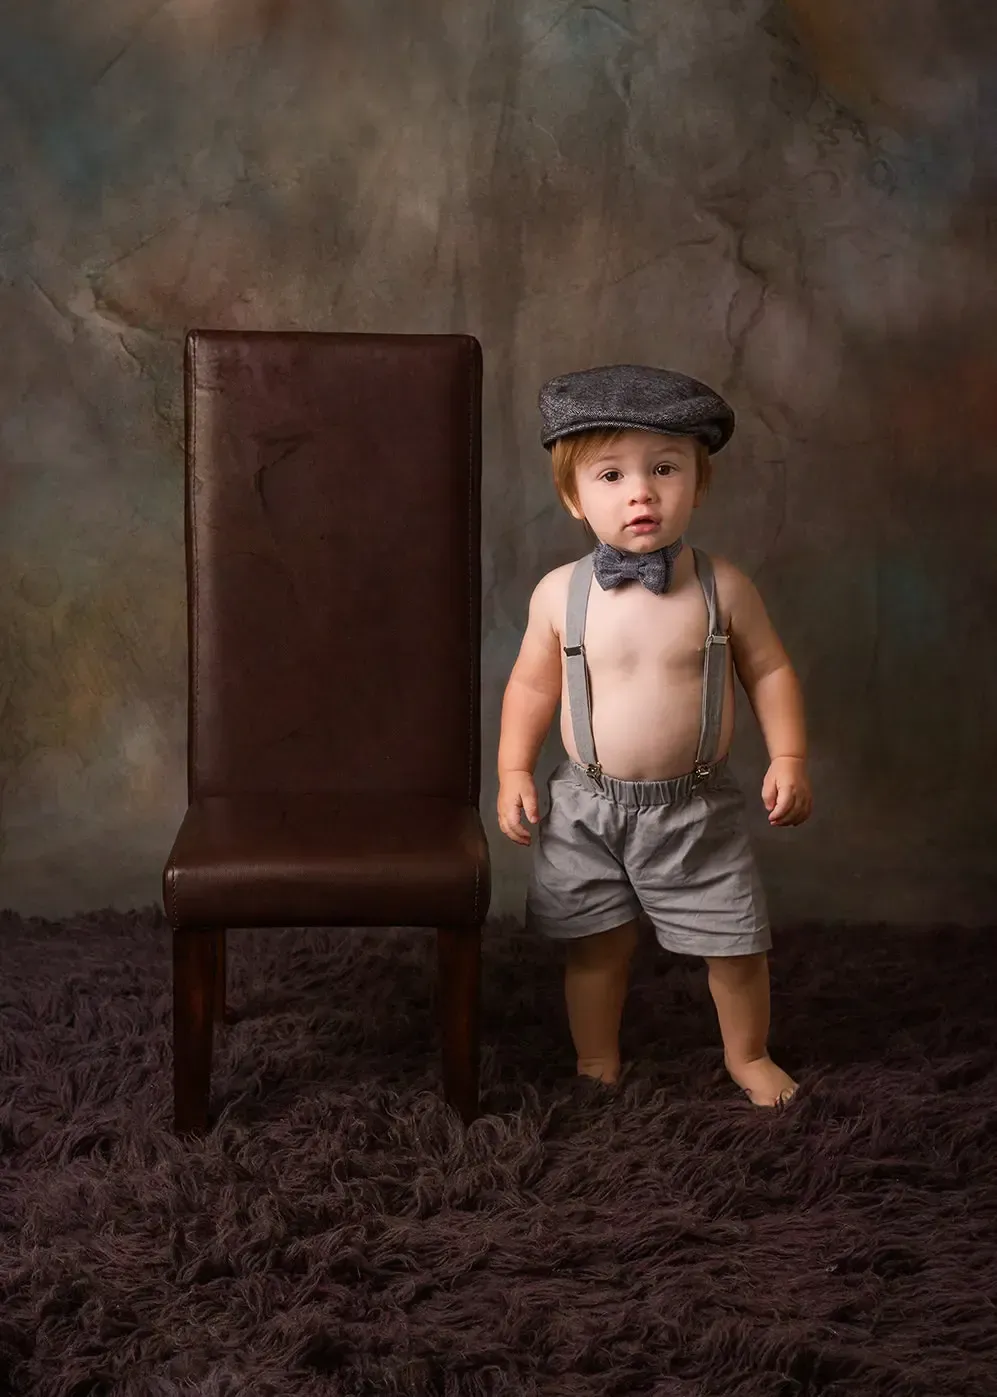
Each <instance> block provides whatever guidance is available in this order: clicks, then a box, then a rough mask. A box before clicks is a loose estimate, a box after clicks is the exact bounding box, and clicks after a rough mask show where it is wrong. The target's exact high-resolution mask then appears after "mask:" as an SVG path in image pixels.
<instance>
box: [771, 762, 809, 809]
mask: <svg viewBox="0 0 997 1397" xmlns="http://www.w3.org/2000/svg"><path fill="white" fill-rule="evenodd" d="M813 803H814V798H813V792H812V791H811V789H810V778H809V777H808V776H807V764H806V761H805V759H804V758H803V757H773V759H772V763H771V765H770V766H769V769H768V771H767V772H766V773H765V780H764V781H763V782H762V804H763V805H764V806H765V809H766V810H768V811H769V824H770V825H802V824H803V821H804V820H807V819H809V818H810V812H811V811H812V810H813Z"/></svg>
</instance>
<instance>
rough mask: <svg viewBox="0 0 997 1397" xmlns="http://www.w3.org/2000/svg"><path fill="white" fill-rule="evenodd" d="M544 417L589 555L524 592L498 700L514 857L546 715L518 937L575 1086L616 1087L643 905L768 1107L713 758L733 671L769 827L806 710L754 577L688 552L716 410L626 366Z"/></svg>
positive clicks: (724, 438) (743, 911)
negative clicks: (556, 1023) (545, 753)
mask: <svg viewBox="0 0 997 1397" xmlns="http://www.w3.org/2000/svg"><path fill="white" fill-rule="evenodd" d="M540 411H541V416H542V419H543V432H542V436H541V441H542V443H543V445H544V446H545V447H546V448H548V449H549V450H550V451H551V457H552V462H553V468H554V480H555V486H556V488H557V490H558V494H559V496H560V498H561V501H562V503H563V504H564V505H565V507H566V508H567V509H568V510H569V512H570V513H571V514H572V516H573V517H574V518H575V519H578V520H582V521H584V522H585V523H586V524H587V526H588V528H589V529H590V530H591V532H592V533H593V534H594V536H595V539H596V545H595V548H594V550H593V551H592V552H591V553H589V554H587V555H586V556H585V557H584V558H581V559H579V560H578V561H577V562H574V563H568V564H566V565H565V566H564V567H559V568H555V569H554V570H553V571H552V572H549V573H548V574H547V575H546V576H545V577H544V578H542V579H541V581H540V582H539V584H538V585H537V587H536V589H535V590H534V592H533V596H532V598H531V601H530V608H529V620H528V624H527V627H526V633H525V635H524V637H523V642H522V646H521V648H520V652H519V657H518V659H517V660H516V664H515V666H514V668H513V671H512V674H511V676H510V678H509V682H508V685H507V687H506V691H505V697H504V700H503V706H502V727H501V735H500V739H499V753H498V774H499V794H498V817H499V826H500V828H501V829H502V832H503V833H504V834H506V835H507V836H508V837H509V838H510V839H512V840H514V841H515V842H516V843H519V844H529V843H530V842H531V840H530V835H529V833H528V832H527V831H526V830H525V829H524V828H523V826H522V824H521V822H520V817H521V815H522V814H524V813H525V815H526V818H527V819H528V820H529V821H530V822H531V823H532V824H537V823H538V818H539V807H538V803H537V792H536V787H535V785H534V781H533V771H534V767H535V765H536V760H537V757H538V755H539V752H540V748H541V747H542V745H543V742H544V739H545V737H546V735H547V732H548V729H549V728H550V725H551V722H552V721H553V717H554V713H555V711H556V709H557V706H558V703H560V705H561V738H562V741H563V744H564V748H565V751H566V752H567V754H568V756H567V760H565V761H564V762H562V763H561V764H560V765H559V766H558V767H557V768H556V770H555V771H554V773H553V775H552V776H551V778H550V782H549V786H548V791H549V796H550V809H549V811H548V813H547V814H546V815H545V816H544V818H543V819H542V820H540V821H539V824H538V828H537V845H536V849H535V850H534V859H533V866H532V870H531V875H530V882H529V889H528V893H527V902H526V924H527V926H528V927H530V928H533V929H535V930H537V931H539V932H540V933H542V934H543V935H546V936H549V937H551V938H554V939H557V940H560V941H563V942H564V943H565V946H566V950H567V960H566V967H565V997H566V1001H567V1009H568V1021H569V1025H570V1029H571V1035H572V1038H573V1041H574V1045H575V1050H576V1053H577V1065H578V1071H579V1073H580V1074H581V1075H583V1076H586V1077H591V1078H595V1079H596V1080H598V1081H602V1082H607V1083H610V1082H615V1081H616V1079H617V1077H618V1075H619V1072H620V1049H619V1031H620V1020H621V1016H622V1011H623V1003H624V999H625V997H626V991H627V982H628V976H629V966H630V959H631V956H632V954H633V951H634V947H635V945H636V942H637V931H638V918H639V915H640V913H641V911H643V912H644V914H645V915H646V916H647V917H648V918H649V919H650V921H651V923H652V924H653V926H654V928H655V933H656V935H657V938H658V941H659V942H660V944H661V945H662V946H663V947H665V948H666V949H667V950H670V951H675V952H678V953H681V954H687V955H697V956H703V957H704V958H705V960H706V962H707V965H708V967H709V984H710V991H711V994H712V997H713V1002H714V1005H715V1007H716V1012H717V1017H718V1020H719V1025H720V1032H721V1036H722V1039H723V1046H724V1061H725V1064H726V1067H727V1070H728V1072H729V1073H730V1075H731V1077H732V1078H733V1080H734V1081H735V1082H736V1083H737V1084H738V1086H740V1087H741V1088H742V1090H743V1091H744V1092H745V1093H746V1094H747V1096H748V1097H749V1099H750V1100H751V1101H753V1102H754V1103H755V1104H756V1105H759V1106H775V1105H778V1104H781V1103H783V1102H785V1101H787V1100H788V1099H789V1098H790V1097H791V1096H792V1094H793V1092H794V1091H795V1089H796V1083H795V1082H794V1081H793V1079H792V1078H791V1077H790V1076H789V1075H788V1074H787V1073H786V1072H785V1071H783V1069H782V1068H781V1067H778V1066H777V1065H776V1064H775V1063H774V1062H773V1061H772V1059H771V1058H770V1057H769V1054H768V1034H769V1021H770V1013H769V974H768V957H767V954H766V953H767V951H768V950H769V949H770V947H771V944H772V943H771V935H770V930H769V922H768V913H767V908H766V903H765V896H764V892H763V889H762V887H761V883H760V880H759V877H758V872H757V869H756V866H755V861H754V858H753V855H752V851H751V845H750V842H749V839H748V833H747V827H746V821H745V806H744V797H743V795H742V792H741V789H740V787H739V785H738V784H737V782H736V780H735V778H734V776H733V775H732V773H731V772H730V771H729V769H728V764H727V762H728V751H729V748H730V744H731V739H732V736H733V731H734V683H733V675H734V670H735V669H736V671H737V675H738V678H739V679H740V681H741V684H742V685H743V687H744V689H745V692H746V693H747V695H748V698H749V700H750V703H751V706H752V708H753V710H754V713H755V716H756V717H757V719H758V723H759V726H760V727H761V730H762V733H763V736H764V738H765V742H766V745H767V747H768V752H769V758H770V765H769V768H768V772H767V774H766V776H765V780H764V783H763V785H762V801H763V804H764V806H765V808H766V809H767V810H768V811H769V822H770V823H771V824H772V825H780V826H782V825H798V824H801V823H802V822H803V821H804V820H806V819H807V818H808V816H809V815H810V812H811V808H812V797H811V791H810V782H809V779H808V776H807V770H806V734H805V727H804V717H803V702H802V696H801V693H800V686H799V684H798V682H797V679H796V676H795V674H794V672H793V669H792V667H791V665H790V662H789V659H788V657H787V655H786V652H785V650H784V649H783V647H782V645H781V643H780V641H779V638H778V636H777V635H776V633H775V630H774V629H773V627H772V624H771V622H770V621H769V618H768V616H767V614H766V611H765V607H764V605H763V603H762V600H761V597H760V596H759V594H758V592H757V590H756V588H755V587H754V585H753V584H752V582H751V581H750V579H749V578H747V577H746V576H745V575H744V574H743V573H742V572H740V571H739V570H738V569H737V568H736V567H734V565H733V564H732V563H729V562H727V561H726V560H725V559H723V558H720V557H714V558H710V557H709V556H708V555H707V554H705V553H704V552H702V550H700V549H697V548H693V547H690V546H688V545H687V544H686V542H685V537H684V534H685V530H686V528H687V527H688V525H689V521H690V518H691V516H692V511H693V510H694V509H695V508H696V507H697V506H698V505H699V504H700V502H701V500H702V498H703V496H704V494H705V492H706V490H707V488H708V486H709V480H710V470H711V457H712V454H713V453H715V452H717V451H719V450H720V449H721V448H722V447H723V446H725V445H726V444H727V442H728V441H729V440H730V437H731V435H732V433H733V430H734V414H733V412H732V411H731V409H730V407H729V406H728V405H727V404H726V403H725V402H724V401H723V399H722V398H720V397H719V396H718V395H717V394H716V393H714V392H713V390H712V389H710V388H708V387H707V386H706V385H705V384H703V383H699V382H697V381H696V380H695V379H691V378H688V377H687V376H685V375H683V374H678V373H673V372H670V371H668V370H664V369H655V368H647V367H642V366H637V365H629V364H623V365H615V366H610V367H607V368H596V369H588V370H584V371H582V372H579V373H570V374H565V375H563V376H561V377H559V378H555V379H552V380H551V381H550V382H549V383H547V384H545V385H544V387H543V389H542V390H541V393H540Z"/></svg>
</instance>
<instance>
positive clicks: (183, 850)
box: [163, 793, 490, 928]
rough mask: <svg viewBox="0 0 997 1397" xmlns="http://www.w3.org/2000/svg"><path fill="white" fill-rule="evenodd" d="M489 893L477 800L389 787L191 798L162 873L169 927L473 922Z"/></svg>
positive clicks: (476, 922) (481, 914)
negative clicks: (359, 791)
mask: <svg viewBox="0 0 997 1397" xmlns="http://www.w3.org/2000/svg"><path fill="white" fill-rule="evenodd" d="M489 896H490V865H489V856H488V845H487V841H486V839H485V831H484V827H483V825H482V823H481V816H480V814H479V812H478V810H477V808H476V807H475V806H473V805H468V804H463V803H461V802H459V801H455V800H449V799H445V798H442V797H436V796H410V795H398V794H395V793H387V794H383V795H378V794H371V793H363V794H357V793H348V794H347V793H344V794H342V795H288V794H283V793H282V794H279V795H256V794H254V795H237V796H206V797H202V798H200V799H198V800H196V801H195V802H193V803H192V804H191V805H190V807H189V808H188V810H187V814H186V815H185V816H184V820H183V823H182V824H181V826H180V830H179V833H178V834H177V837H176V841H175V842H174V845H173V849H172V852H171V854H170V857H169V860H168V862H167V864H166V868H165V870H164V873H163V899H164V905H165V907H166V913H167V916H168V917H169V919H170V921H171V923H172V924H173V926H175V927H178V926H199V927H206V928H222V927H254V926H255V927H270V926H272V927H281V926H427V927H428V926H433V927H435V926H445V925H451V926H453V925H459V924H467V925H480V924H481V922H482V921H483V920H484V916H485V912H486V910H487V908H488V903H489Z"/></svg>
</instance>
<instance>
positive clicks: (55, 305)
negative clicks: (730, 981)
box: [0, 0, 997, 922]
mask: <svg viewBox="0 0 997 1397" xmlns="http://www.w3.org/2000/svg"><path fill="white" fill-rule="evenodd" d="M989 10H990V7H989V6H987V5H983V4H981V3H979V0H878V3H876V4H870V3H869V0H778V2H777V3H774V4H766V3H763V2H762V0H696V2H695V3H692V0H629V3H628V2H627V0H603V3H600V4H578V3H574V4H572V3H567V2H566V0H490V3H487V2H486V0H481V2H480V3H469V0H436V3H429V0H415V2H414V3H410V4H405V5H401V4H397V3H393V2H392V0H324V2H323V0H311V2H310V3H306V2H305V0H301V2H300V3H297V4H291V3H288V0H165V3H164V0H98V3H95V4H90V5H87V6H81V5H79V4H70V3H68V0H64V3H56V0H34V2H33V3H32V4H31V5H27V4H20V3H16V0H6V2H5V3H4V4H3V6H2V17H3V26H2V32H3V40H2V46H0V80H2V90H0V259H2V260H0V272H2V281H0V297H2V302H0V335H2V337H3V351H4V352H3V361H2V362H3V367H2V370H0V510H2V517H0V550H2V551H0V647H2V648H0V791H2V820H0V839H2V853H0V905H6V906H10V907H14V908H16V909H18V910H20V911H23V912H41V913H46V914H53V915H54V914H60V913H64V912H70V911H72V910H75V909H77V908H85V907H91V906H98V905H105V904H109V903H110V904H114V905H117V906H119V907H125V906H128V905H130V904H135V903H146V902H148V901H150V900H152V899H154V898H156V897H158V892H159V873H160V868H161V865H162V862H163V859H164V857H165V854H166V852H167V851H168V848H169V845H170V843H171V841H172V837H173V833H174V831H175V828H176V825H177V822H178V820H179V818H180V816H181V813H182V809H183V805H184V721H185V711H184V698H185V636H184V577H183V532H182V458H181V427H182V417H181V392H180V389H181V377H180V374H181V345H182V338H183V333H184V330H185V329H186V328H187V327H188V326H193V325H197V326H234V327H239V326H241V327H253V328H277V327H301V328H305V329H316V330H318V329H339V330H380V331H451V330H460V331H470V332H472V333H474V334H476V335H477V336H478V337H479V338H480V339H481V341H482V344H483V346H484V352H485V364H486V386H485V395H486V396H485V482H484V584H485V595H484V618H483V621H484V657H483V714H484V724H485V731H484V781H483V792H482V805H483V809H484V811H485V814H486V817H487V819H488V829H489V837H490V841H491V846H492V853H493V858H494V865H495V897H494V902H493V906H494V907H495V909H496V910H498V911H503V910H516V909H518V908H519V907H520V906H521V901H522V895H523V890H524V886H525V875H526V869H527V864H528V858H529V855H528V854H527V853H526V852H524V851H523V850H521V849H517V848H514V847H513V846H512V845H510V844H509V843H508V842H507V841H505V840H504V839H503V838H502V836H500V835H499V834H498V832H497V828H496V825H495V822H494V818H493V814H492V811H493V806H494V796H495V779H494V753H495V745H496V740H497V729H498V715H499V707H500V702H501V694H502V688H503V685H504V682H505V679H506V677H507V675H508V671H509V668H510V666H511V664H512V661H513V659H514V656H515V652H516V648H517V645H518V641H519V636H520V634H521V630H522V626H523V624H524V620H525V608H526V603H527V600H528V597H529V594H530V591H531V589H532V586H533V584H534V582H535V581H536V579H537V577H538V576H539V574H540V573H541V572H542V571H544V570H546V569H547V568H549V567H551V566H553V565H555V564H557V563H560V562H564V561H566V560H568V559H569V558H572V557H575V556H578V555H579V554H580V553H581V552H583V551H584V548H585V546H586V542H585V537H584V535H583V534H582V533H581V532H580V531H579V530H580V526H579V525H577V524H575V523H574V522H573V521H571V520H570V519H569V518H568V516H567V515H566V514H564V513H563V511H562V509H561V507H560V505H559V504H558V503H557V501H556V498H555V496H554V492H553V489H552V486H551V483H550V480H549V467H548V463H547V457H546V455H545V454H544V453H543V452H542V451H541V450H540V448H539V446H538V444H537V420H536V412H535V406H534V404H535V394H536V388H537V385H538V383H539V382H540V381H541V380H542V379H543V378H544V377H546V376H547V375H549V374H551V373H555V372H558V371H563V370H565V369H568V368H572V367H578V366H582V365H584V364H587V363H591V362H597V361H607V360H613V359H629V360H633V359H636V360H645V359H648V360H653V361H655V362H661V363H666V364H672V365H675V366H680V367H682V368H684V369H687V370H689V371H691V372H693V373H695V374H697V375H701V376H704V377H706V378H708V379H711V380H713V381H715V382H716V383H717V385H718V386H719V387H721V388H722V389H723V390H724V391H725V392H726V393H727V394H728V395H729V397H730V398H731V400H732V401H733V403H734V404H735V406H736V408H737V410H738V412H739V416H740V431H739V433H738V435H737V437H736V438H735V443H734V445H733V446H732V447H731V448H730V449H729V450H728V451H727V452H726V453H725V454H724V455H723V456H722V457H720V458H719V460H718V469H717V473H716V485H715V490H714V493H713V496H712V498H711V499H710V501H709V502H708V504H707V505H706V506H705V507H704V509H703V510H702V511H701V513H700V515H699V516H698V517H697V521H696V528H695V534H694V536H695V538H696V540H697V541H698V542H700V543H702V544H703V545H704V546H706V547H709V548H712V549H715V550H717V551H721V552H725V553H726V554H728V555H729V556H730V557H732V558H733V559H734V560H735V561H737V562H738V563H739V564H740V565H741V566H742V567H744V568H745V569H746V571H747V572H749V573H750V574H751V575H752V576H753V577H755V578H756V580H757V581H758V584H759V585H760V587H761V588H762V590H763V593H764V595H765V596H766V598H767V600H768V603H769V607H770V610H771V612H772V614H773V616H774V618H775V620H776V622H777V625H778V626H779V628H780V630H781V632H782V634H783V636H784V639H785V641H786V644H787V646H788V648H789V650H790V652H791V654H792V656H793V657H794V659H795V661H796V664H797V666H798V669H799V673H800V676H801V678H802V682H803V685H804V689H805V691H806V696H807V701H808V708H809V719H810V731H811V735H812V750H813V776H814V781H815V786H816V799H817V811H818V813H817V814H816V815H815V817H814V819H813V820H812V822H811V823H810V824H809V825H808V826H805V827H804V828H802V829H800V830H795V831H780V832H773V831H770V830H769V829H768V827H767V825H766V823H765V820H764V817H763V814H762V811H761V807H760V804H759V803H758V800H757V791H758V787H759V785H760V782H761V777H762V774H763V771H764V750H763V747H762V745H761V742H760V739H759V737H758V735H757V731H756V729H755V728H754V725H753V719H752V718H751V714H750V710H749V709H748V707H747V704H746V703H745V702H744V700H743V698H742V710H741V729H740V735H739V738H738V742H737V746H736V762H735V766H736V769H737V771H738V774H739V775H740V777H741V778H742V779H743V780H744V782H745V783H746V784H747V786H748V787H749V790H750V792H751V795H752V800H753V802H754V808H755V815H756V825H755V828H756V831H757V834H758V839H759V851H760V854H761V857H762V859H763V862H764V867H765V870H766V873H767V877H768V883H769V888H770V896H771V900H772V904H773V911H774V912H775V914H776V916H777V917H780V918H782V917H788V916H794V917H795V916H806V917H824V916H826V917H845V918H852V919H857V920H869V919H883V920H886V921H904V922H910V921H920V920H922V919H923V920H930V919H937V918H953V919H959V920H964V921H968V922H983V921H987V920H989V921H993V920H994V918H995V908H997V852H995V838H994V834H995V815H994V809H995V793H994V785H995V775H997V724H995V723H994V718H993V714H994V705H995V699H997V661H995V627H994V613H995V607H997V585H995V583H997V557H995V555H997V542H995V540H997V528H995V524H994V507H995V504H997V478H995V471H994V446H993V438H994V432H995V428H997V342H995V329H994V326H995V322H997V282H995V273H994V267H995V261H994V257H995V251H997V239H995V230H994V220H995V218H997V198H995V176H997V42H995V33H994V21H993V20H992V19H990V18H988V17H987V13H988V11H989ZM556 755H557V751H556V741H552V742H551V743H549V744H548V748H547V749H546V750H545V753H544V758H543V765H542V767H541V772H540V775H541V776H544V775H545V774H546V771H547V770H549V767H550V765H551V764H552V762H553V760H554V759H555V757H556Z"/></svg>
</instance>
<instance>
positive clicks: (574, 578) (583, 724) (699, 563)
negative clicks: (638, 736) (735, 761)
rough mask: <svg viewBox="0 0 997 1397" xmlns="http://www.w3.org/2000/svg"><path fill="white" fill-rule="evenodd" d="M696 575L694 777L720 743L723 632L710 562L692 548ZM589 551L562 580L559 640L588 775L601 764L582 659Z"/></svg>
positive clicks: (704, 771)
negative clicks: (704, 614)
mask: <svg viewBox="0 0 997 1397" xmlns="http://www.w3.org/2000/svg"><path fill="white" fill-rule="evenodd" d="M692 556H693V561H694V562H695V565H696V576H697V577H698V578H699V585H700V586H701V587H702V589H703V595H704V597H705V598H706V606H707V609H708V611H709V623H708V626H707V634H706V654H705V658H704V660H703V707H702V715H701V718H700V727H699V748H698V750H697V752H696V766H695V769H694V774H695V777H696V780H697V782H698V781H703V780H705V779H706V777H707V776H708V775H709V772H710V766H711V764H712V763H713V762H714V761H715V760H716V755H717V747H718V745H719V743H720V723H721V720H722V718H723V706H724V689H725V686H726V679H727V667H726V646H727V643H728V641H729V638H730V637H729V636H728V635H727V634H726V633H725V632H723V631H721V630H720V629H719V626H718V618H717V588H716V580H715V578H714V575H713V564H712V563H711V562H710V559H709V556H708V555H707V554H706V553H703V552H702V551H701V550H700V549H698V548H693V550H692ZM592 567H593V554H592V553H588V554H586V556H585V557H584V558H579V560H578V562H577V563H576V564H575V566H574V568H573V569H572V572H571V579H570V582H569V584H568V607H567V616H566V619H565V628H564V630H565V635H564V638H565V641H566V642H567V643H566V645H565V647H564V653H565V656H566V666H567V677H568V703H569V705H570V708H571V727H572V731H573V732H574V735H575V743H576V745H577V747H578V755H579V757H580V758H581V760H582V762H583V764H584V765H585V768H586V770H587V772H588V774H589V776H601V775H602V765H601V763H600V762H598V761H597V760H596V755H595V743H594V741H593V739H592V691H591V688H590V686H589V673H588V665H587V664H586V661H585V642H584V637H585V616H586V614H587V612H588V604H589V592H590V590H591V584H592Z"/></svg>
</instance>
